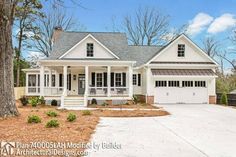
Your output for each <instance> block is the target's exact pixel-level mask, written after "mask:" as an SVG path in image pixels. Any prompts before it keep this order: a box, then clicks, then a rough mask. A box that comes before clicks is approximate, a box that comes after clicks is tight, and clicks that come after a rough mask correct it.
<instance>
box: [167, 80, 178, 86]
mask: <svg viewBox="0 0 236 157" xmlns="http://www.w3.org/2000/svg"><path fill="white" fill-rule="evenodd" d="M168 86H169V87H179V81H168Z"/></svg>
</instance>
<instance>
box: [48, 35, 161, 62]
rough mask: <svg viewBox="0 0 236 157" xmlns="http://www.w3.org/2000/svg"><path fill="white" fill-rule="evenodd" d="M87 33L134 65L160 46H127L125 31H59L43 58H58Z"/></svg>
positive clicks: (152, 54)
mask: <svg viewBox="0 0 236 157" xmlns="http://www.w3.org/2000/svg"><path fill="white" fill-rule="evenodd" d="M88 34H91V35H92V36H93V37H95V38H96V39H97V40H98V41H99V42H101V43H102V44H103V45H104V46H106V47H107V48H108V49H109V50H111V51H112V52H113V53H114V54H115V55H117V56H118V57H119V58H120V60H124V61H136V66H140V65H142V64H144V63H146V62H147V61H148V60H150V59H151V58H152V57H154V56H155V55H156V54H157V53H158V52H159V51H160V50H161V47H159V46H129V45H128V42H127V37H126V35H125V33H118V32H61V34H60V37H59V39H57V41H56V42H55V43H54V45H53V50H52V52H51V55H50V56H49V57H48V58H46V59H45V60H57V59H59V57H60V56H62V55H63V54H64V53H66V52H67V51H68V50H69V49H71V48H72V47H73V46H74V45H76V44H77V43H78V42H80V41H81V40H82V39H84V38H85V37H86V36H87V35H88ZM75 59H76V58H75ZM78 60H79V59H78Z"/></svg>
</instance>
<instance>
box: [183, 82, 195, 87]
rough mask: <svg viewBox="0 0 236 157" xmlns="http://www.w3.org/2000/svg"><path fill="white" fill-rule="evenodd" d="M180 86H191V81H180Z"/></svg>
mask: <svg viewBox="0 0 236 157" xmlns="http://www.w3.org/2000/svg"><path fill="white" fill-rule="evenodd" d="M182 87H193V81H182Z"/></svg>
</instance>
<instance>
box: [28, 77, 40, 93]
mask: <svg viewBox="0 0 236 157" xmlns="http://www.w3.org/2000/svg"><path fill="white" fill-rule="evenodd" d="M37 77H38V75H36V80H37ZM28 80H29V74H28V73H26V83H25V93H26V94H28V92H29V91H28V90H29V89H28V88H29V86H28V85H29V84H28V83H29V81H28ZM36 86H38V82H37V81H36ZM36 91H37V92H38V88H37V89H36Z"/></svg>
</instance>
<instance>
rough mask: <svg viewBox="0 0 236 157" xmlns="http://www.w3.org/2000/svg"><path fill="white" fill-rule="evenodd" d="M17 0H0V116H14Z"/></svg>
mask: <svg viewBox="0 0 236 157" xmlns="http://www.w3.org/2000/svg"><path fill="white" fill-rule="evenodd" d="M17 2H18V1H17V0H0V28H1V29H0V43H1V44H0V117H6V116H15V115H18V114H19V112H18V110H17V108H16V105H15V96H14V86H13V48H12V26H13V21H14V14H15V8H16V5H17Z"/></svg>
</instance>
